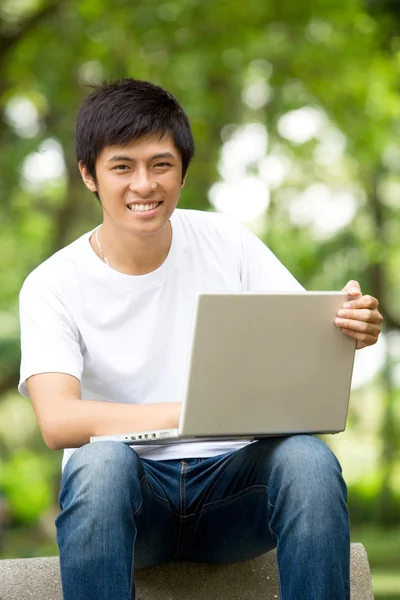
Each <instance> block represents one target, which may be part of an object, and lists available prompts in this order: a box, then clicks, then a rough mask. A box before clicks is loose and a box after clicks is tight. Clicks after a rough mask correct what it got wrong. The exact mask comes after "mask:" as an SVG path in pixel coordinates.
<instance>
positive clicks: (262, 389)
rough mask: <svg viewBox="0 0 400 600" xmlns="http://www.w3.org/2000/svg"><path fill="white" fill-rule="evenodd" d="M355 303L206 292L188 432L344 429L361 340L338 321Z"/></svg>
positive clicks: (304, 295)
mask: <svg viewBox="0 0 400 600" xmlns="http://www.w3.org/2000/svg"><path fill="white" fill-rule="evenodd" d="M347 298H348V296H347V295H346V294H345V293H342V292H299V293H281V294H276V293H257V294H253V293H248V294H246V293H245V294H243V293H239V294H202V295H199V297H198V301H197V306H196V312H195V318H194V327H193V333H192V345H191V355H190V357H189V363H188V366H189V369H188V378H187V385H186V393H185V401H184V403H183V408H182V416H181V422H180V427H179V433H180V435H181V436H183V437H193V436H196V437H197V436H210V435H211V436H221V435H247V434H255V435H257V434H279V433H300V432H337V431H342V430H343V429H344V428H345V425H346V417H347V409H348V400H349V393H350V384H351V376H352V370H353V362H354V351H355V340H354V339H352V338H349V337H348V336H345V335H344V334H343V333H342V332H341V331H340V329H338V328H337V327H336V326H335V325H334V319H335V316H336V312H337V310H338V309H339V308H340V307H341V306H342V304H343V303H344V302H345V301H346V300H347Z"/></svg>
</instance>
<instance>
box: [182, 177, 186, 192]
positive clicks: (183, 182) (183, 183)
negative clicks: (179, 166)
mask: <svg viewBox="0 0 400 600" xmlns="http://www.w3.org/2000/svg"><path fill="white" fill-rule="evenodd" d="M185 183H186V175H185V177H184V178H183V179H182V183H181V189H182V188H183V186H184V185H185Z"/></svg>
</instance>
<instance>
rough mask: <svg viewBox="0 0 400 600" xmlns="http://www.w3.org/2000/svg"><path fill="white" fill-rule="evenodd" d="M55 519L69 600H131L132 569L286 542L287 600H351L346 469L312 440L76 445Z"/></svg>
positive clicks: (245, 554)
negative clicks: (233, 445) (218, 447)
mask: <svg viewBox="0 0 400 600" xmlns="http://www.w3.org/2000/svg"><path fill="white" fill-rule="evenodd" d="M60 506H61V509H62V511H61V513H60V514H59V515H58V517H57V519H56V526H57V541H58V545H59V548H60V565H61V580H62V587H63V593H64V599H65V600H132V599H134V598H135V586H134V569H138V568H143V567H148V566H151V565H156V564H160V563H165V562H167V561H172V560H178V561H198V562H206V563H220V564H221V563H233V562H237V561H242V560H246V559H249V558H252V557H256V556H259V555H260V554H262V553H264V552H268V551H269V550H271V549H272V548H274V547H276V548H277V557H278V566H279V579H280V589H281V598H282V600H317V599H318V600H349V598H350V592H349V562H350V558H349V555H350V536H349V520H348V511H347V507H346V486H345V483H344V481H343V478H342V475H341V468H340V465H339V463H338V461H337V459H336V458H335V456H334V455H333V454H332V452H331V451H330V450H329V449H328V447H327V446H326V445H325V444H324V442H322V441H321V440H319V439H318V438H315V437H313V436H307V435H296V436H290V437H279V438H268V439H264V440H262V441H259V442H255V443H253V444H250V445H248V446H246V447H244V448H242V449H240V450H237V451H236V452H230V453H227V454H223V455H220V456H214V457H212V458H191V459H186V460H185V459H184V460H168V461H153V460H148V459H144V458H139V457H138V455H137V454H136V453H135V451H134V450H132V449H131V448H130V447H129V446H127V445H125V444H123V443H120V442H96V443H94V444H87V445H85V446H82V447H81V448H80V449H79V450H77V451H76V452H75V453H74V454H73V455H72V456H71V458H70V459H69V461H68V463H67V465H66V467H65V469H64V473H63V476H62V482H61V492H60Z"/></svg>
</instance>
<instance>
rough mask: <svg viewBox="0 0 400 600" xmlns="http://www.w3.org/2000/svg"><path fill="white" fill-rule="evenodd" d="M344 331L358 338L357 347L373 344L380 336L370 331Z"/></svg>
mask: <svg viewBox="0 0 400 600" xmlns="http://www.w3.org/2000/svg"><path fill="white" fill-rule="evenodd" d="M341 331H342V333H344V334H345V335H347V336H349V337H351V338H354V339H355V340H357V346H356V347H357V349H360V348H365V346H373V344H376V342H377V341H378V338H377V337H375V336H373V335H370V334H368V333H360V332H357V331H353V330H351V329H342V330H341Z"/></svg>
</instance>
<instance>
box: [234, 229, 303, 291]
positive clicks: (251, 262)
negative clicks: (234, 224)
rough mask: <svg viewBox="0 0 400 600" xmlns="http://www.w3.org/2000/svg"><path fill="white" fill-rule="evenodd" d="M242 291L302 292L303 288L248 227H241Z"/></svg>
mask: <svg viewBox="0 0 400 600" xmlns="http://www.w3.org/2000/svg"><path fill="white" fill-rule="evenodd" d="M240 242H241V278H242V289H243V290H244V291H248V292H301V291H305V290H304V288H303V286H302V285H300V283H299V282H298V281H297V279H295V278H294V277H293V275H292V274H291V273H290V272H289V271H288V270H287V268H286V267H285V266H284V265H283V264H282V263H281V262H280V261H279V260H278V258H277V257H276V256H275V255H274V254H273V253H272V252H271V250H270V249H269V248H268V247H267V246H266V245H265V244H264V243H263V242H262V241H261V240H260V239H259V238H258V237H257V236H256V235H254V234H253V233H252V232H251V231H249V230H248V229H246V227H244V226H241V227H240Z"/></svg>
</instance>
